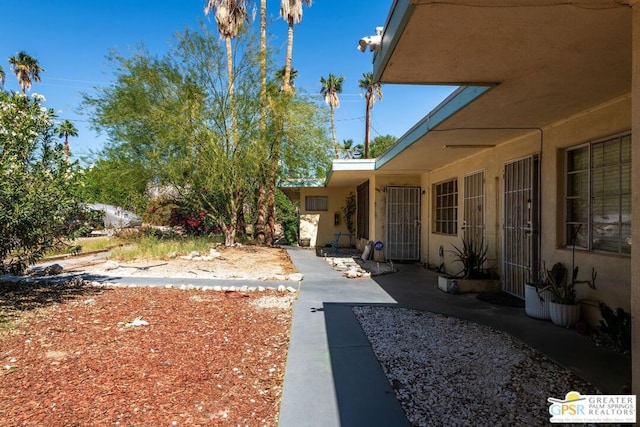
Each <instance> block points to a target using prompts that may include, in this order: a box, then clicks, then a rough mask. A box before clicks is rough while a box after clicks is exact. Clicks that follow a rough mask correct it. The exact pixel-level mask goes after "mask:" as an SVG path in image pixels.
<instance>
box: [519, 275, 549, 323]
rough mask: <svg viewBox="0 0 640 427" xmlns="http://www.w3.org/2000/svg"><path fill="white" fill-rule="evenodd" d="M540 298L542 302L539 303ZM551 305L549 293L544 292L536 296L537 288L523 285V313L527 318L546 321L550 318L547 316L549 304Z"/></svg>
mask: <svg viewBox="0 0 640 427" xmlns="http://www.w3.org/2000/svg"><path fill="white" fill-rule="evenodd" d="M540 297H542V301H540ZM550 303H551V292H550V291H548V290H547V291H544V292H542V293H541V294H538V288H536V287H535V286H533V285H529V284H525V285H524V311H525V313H527V316H529V317H534V318H536V319H544V320H548V319H550V318H551V315H550V314H549V304H550Z"/></svg>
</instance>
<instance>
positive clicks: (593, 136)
mask: <svg viewBox="0 0 640 427" xmlns="http://www.w3.org/2000/svg"><path fill="white" fill-rule="evenodd" d="M630 111H631V104H630V99H629V98H628V97H626V98H622V99H618V100H615V101H612V102H610V103H608V104H606V105H603V106H600V107H598V108H593V109H591V110H589V111H588V112H585V113H583V114H581V115H576V116H574V117H572V118H569V119H567V120H564V121H562V122H559V123H556V124H554V125H553V126H550V127H549V128H547V129H544V130H542V131H532V133H531V134H530V135H528V136H527V137H524V138H521V139H519V140H516V141H513V142H511V143H508V144H505V145H500V146H499V147H496V148H493V149H489V150H485V151H482V152H480V153H478V154H476V155H474V156H471V157H468V158H465V159H461V160H459V161H457V162H455V163H452V164H449V165H447V166H446V167H443V168H440V169H437V170H434V171H431V172H429V173H425V174H423V175H422V176H421V182H420V185H421V186H422V188H423V189H424V190H425V195H424V196H423V200H422V206H423V212H422V224H423V227H422V242H423V243H422V248H423V258H422V261H423V262H425V263H429V264H431V265H435V266H438V265H440V264H441V263H442V262H444V263H445V266H446V271H447V272H448V273H456V272H458V271H459V270H460V269H461V268H462V266H461V265H459V264H455V263H452V259H453V258H452V254H451V253H449V252H448V250H450V249H451V248H452V247H451V245H452V244H456V245H458V244H459V243H460V242H461V236H462V230H460V225H461V223H462V215H463V210H462V204H463V194H464V176H465V175H467V174H469V173H473V172H476V171H479V170H484V172H485V236H486V241H487V244H488V247H489V251H488V258H489V260H490V266H495V267H497V269H498V272H500V270H501V263H502V253H501V247H502V237H503V233H502V223H503V221H502V216H503V208H504V207H503V199H504V197H503V188H504V179H503V169H504V163H505V162H509V161H513V160H517V159H519V158H523V157H525V156H529V155H533V154H539V155H540V169H541V171H540V177H541V190H540V191H541V194H540V199H541V201H540V203H541V224H540V225H541V226H540V230H541V261H543V262H545V264H546V265H547V266H548V267H550V266H551V265H552V264H554V263H555V262H557V261H560V262H563V263H564V264H565V265H567V266H568V267H570V266H571V256H572V251H571V250H570V249H566V248H565V247H564V236H563V229H564V228H563V219H564V149H565V148H568V147H572V146H575V145H578V144H581V143H584V142H589V141H593V140H597V139H600V138H603V137H608V136H612V135H616V134H619V133H622V132H625V131H629V130H630V128H631V114H630ZM541 137H542V141H541ZM635 160H637V155H636V158H635V159H634V161H635ZM636 164H637V163H636ZM452 178H457V179H458V235H457V236H449V235H442V234H436V233H434V232H433V215H432V213H433V208H434V207H433V203H434V201H433V194H432V192H433V185H434V184H437V183H439V182H442V181H446V180H450V179H452ZM635 182H637V181H635ZM635 230H637V228H635ZM440 246H442V247H443V249H444V258H443V259H442V258H441V257H440V256H439V248H440ZM576 265H577V266H579V268H580V274H579V278H589V277H590V272H591V268H592V267H593V268H595V270H596V271H597V273H598V277H597V280H596V286H597V289H596V290H591V289H589V288H588V287H587V286H586V285H584V286H582V285H578V289H577V292H578V298H582V299H586V300H587V301H586V304H583V307H585V308H586V310H585V314H587V316H588V320H590V321H591V322H593V321H594V320H595V318H597V317H598V316H599V311H598V310H597V308H595V307H596V306H595V305H594V304H593V303H592V304H591V305H590V304H589V300H597V301H604V302H606V303H607V304H608V305H609V306H611V307H614V308H615V307H622V308H624V309H625V310H627V311H629V310H630V298H631V293H630V282H631V259H630V257H629V256H625V255H616V254H604V253H596V252H586V251H577V252H576Z"/></svg>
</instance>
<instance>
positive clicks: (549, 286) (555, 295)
mask: <svg viewBox="0 0 640 427" xmlns="http://www.w3.org/2000/svg"><path fill="white" fill-rule="evenodd" d="M546 272H547V273H546V280H545V286H544V287H543V288H542V289H540V290H539V291H538V292H543V291H545V290H548V291H550V292H551V294H552V296H551V300H552V301H553V302H555V303H557V304H567V305H573V304H575V303H576V285H577V284H579V283H584V284H587V285H588V286H589V287H590V288H591V289H595V288H596V276H597V275H598V274H597V273H596V271H595V269H592V270H591V279H590V280H578V267H577V266H573V269H572V271H571V277H570V278H569V275H568V270H567V267H565V266H564V264H562V263H561V262H557V263H555V264H554V265H553V267H551V269H550V270H546Z"/></svg>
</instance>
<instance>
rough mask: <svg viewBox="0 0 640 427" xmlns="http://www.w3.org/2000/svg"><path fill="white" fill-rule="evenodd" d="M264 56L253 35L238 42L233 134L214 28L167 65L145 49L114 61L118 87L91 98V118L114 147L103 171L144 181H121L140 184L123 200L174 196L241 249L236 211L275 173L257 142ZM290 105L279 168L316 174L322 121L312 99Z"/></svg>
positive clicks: (186, 38)
mask: <svg viewBox="0 0 640 427" xmlns="http://www.w3.org/2000/svg"><path fill="white" fill-rule="evenodd" d="M256 48H257V43H255V42H254V37H253V36H252V34H251V33H250V32H248V31H246V32H241V33H240V34H239V35H238V37H237V39H236V54H235V55H234V61H235V62H234V64H233V65H234V70H233V75H234V79H235V81H234V85H235V89H234V92H235V99H236V106H237V108H236V114H237V116H236V117H237V128H236V129H235V131H234V130H232V129H230V127H229V126H228V124H229V123H230V114H231V112H230V110H229V108H228V99H229V86H228V82H227V80H226V76H227V73H225V66H226V65H227V64H226V61H225V56H226V55H225V52H224V47H223V46H220V44H219V43H218V41H217V40H216V37H215V36H214V35H213V34H212V33H210V32H208V31H207V29H206V27H202V28H200V30H199V31H192V30H186V31H185V32H184V33H182V34H179V35H177V42H176V43H175V46H174V47H173V48H172V49H171V50H170V52H169V53H168V54H167V55H165V56H164V57H153V56H151V55H150V54H149V53H148V52H146V50H144V48H140V49H138V51H137V52H136V53H135V54H134V55H132V56H131V57H124V56H122V55H118V54H117V53H114V54H112V56H111V60H112V61H113V63H114V65H115V67H116V77H115V83H113V84H112V85H111V86H110V87H107V88H103V89H100V90H98V91H97V92H96V95H94V96H86V97H85V104H86V105H87V106H88V107H90V108H91V109H92V110H93V112H92V121H93V124H94V125H95V126H96V127H98V128H99V129H102V130H104V131H105V132H106V133H107V134H108V135H109V137H110V142H109V144H108V146H107V149H105V150H104V152H103V153H101V156H103V159H104V160H103V161H107V160H108V163H105V165H109V166H110V167H114V166H115V165H118V167H114V169H115V170H116V171H118V173H120V174H123V173H125V171H126V170H127V169H136V171H137V172H136V173H135V174H134V173H131V174H129V175H123V176H126V177H127V179H129V180H130V181H132V180H135V181H136V185H135V189H133V188H131V187H132V186H133V184H132V182H128V183H126V184H125V183H122V184H120V187H122V186H123V185H126V186H128V188H129V190H128V191H127V192H124V193H125V194H127V193H133V192H138V194H139V192H142V190H141V189H142V188H143V187H144V188H149V187H154V188H161V189H162V188H168V189H171V191H172V192H174V193H177V194H178V197H179V198H180V199H181V200H180V201H181V203H180V205H181V206H183V205H184V204H183V202H184V201H188V202H189V203H191V206H192V207H193V210H194V211H197V212H205V214H206V215H207V223H208V224H213V225H215V228H220V229H222V230H223V232H224V233H225V241H226V243H227V244H232V243H233V242H234V241H235V233H236V226H237V220H238V211H239V209H240V208H241V207H243V208H244V207H246V203H247V202H246V201H243V194H255V189H256V188H257V186H258V179H259V175H260V174H259V171H260V170H261V169H263V168H266V166H265V165H268V164H269V163H268V162H269V157H268V150H269V147H267V146H265V145H264V144H261V143H260V137H259V125H258V121H259V120H260V96H259V90H260V88H259V85H256V84H255V76H256V75H258V74H259V73H258V68H259V57H260V55H259V52H258V50H257V49H256ZM278 102H279V101H278ZM287 103H288V107H286V114H288V116H287V117H288V120H287V123H288V126H287V128H286V132H285V138H284V139H283V140H281V141H283V142H282V147H283V149H282V153H283V156H282V162H281V164H280V167H282V168H284V167H287V168H288V169H289V170H291V171H293V172H294V173H299V172H298V171H299V170H300V169H306V170H308V169H309V168H316V164H318V163H319V162H320V161H322V160H324V158H323V157H322V155H319V154H318V153H319V152H321V151H322V150H326V145H322V144H324V142H325V141H326V137H323V135H324V132H325V129H324V127H322V126H321V125H318V124H317V123H319V120H320V117H322V118H324V117H323V116H321V115H320V114H318V113H317V111H318V110H319V108H317V107H315V110H313V109H311V107H310V106H315V104H314V103H312V102H309V101H307V100H306V99H305V98H304V97H301V99H300V100H296V101H295V102H291V101H287ZM279 105H280V104H278V107H277V108H275V107H274V108H270V109H269V115H268V116H267V126H266V132H267V134H268V139H267V140H268V141H273V140H275V139H272V136H271V135H272V132H275V129H276V126H275V124H276V123H280V122H281V120H280V119H277V118H275V117H274V115H275V114H284V112H282V111H283V110H281V107H280V106H279ZM283 105H286V103H284V104H283ZM305 108H306V110H305ZM303 114H304V116H302V115H303ZM301 128H302V129H303V130H301ZM234 132H236V133H237V135H238V138H237V139H236V138H234V137H233V133H234ZM318 147H320V148H318ZM291 151H295V152H296V155H295V156H294V155H293V154H291ZM98 165H100V161H99V162H98ZM265 170H266V169H265ZM114 181H116V179H115V177H114ZM114 185H116V186H117V185H118V184H117V183H116V182H114Z"/></svg>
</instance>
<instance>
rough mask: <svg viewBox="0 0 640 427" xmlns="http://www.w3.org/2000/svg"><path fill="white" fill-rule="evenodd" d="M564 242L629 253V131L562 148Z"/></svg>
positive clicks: (586, 247) (595, 249)
mask: <svg viewBox="0 0 640 427" xmlns="http://www.w3.org/2000/svg"><path fill="white" fill-rule="evenodd" d="M566 170H567V176H566V193H565V194H566V196H565V197H566V202H565V205H566V221H565V244H566V245H568V246H570V245H573V244H574V243H575V245H576V246H578V247H582V248H584V249H587V250H594V251H603V252H613V253H619V254H630V253H631V135H630V134H625V135H620V136H616V137H613V138H609V139H606V140H602V141H597V142H592V143H588V144H584V145H581V146H579V147H575V148H572V149H570V150H567V155H566Z"/></svg>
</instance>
